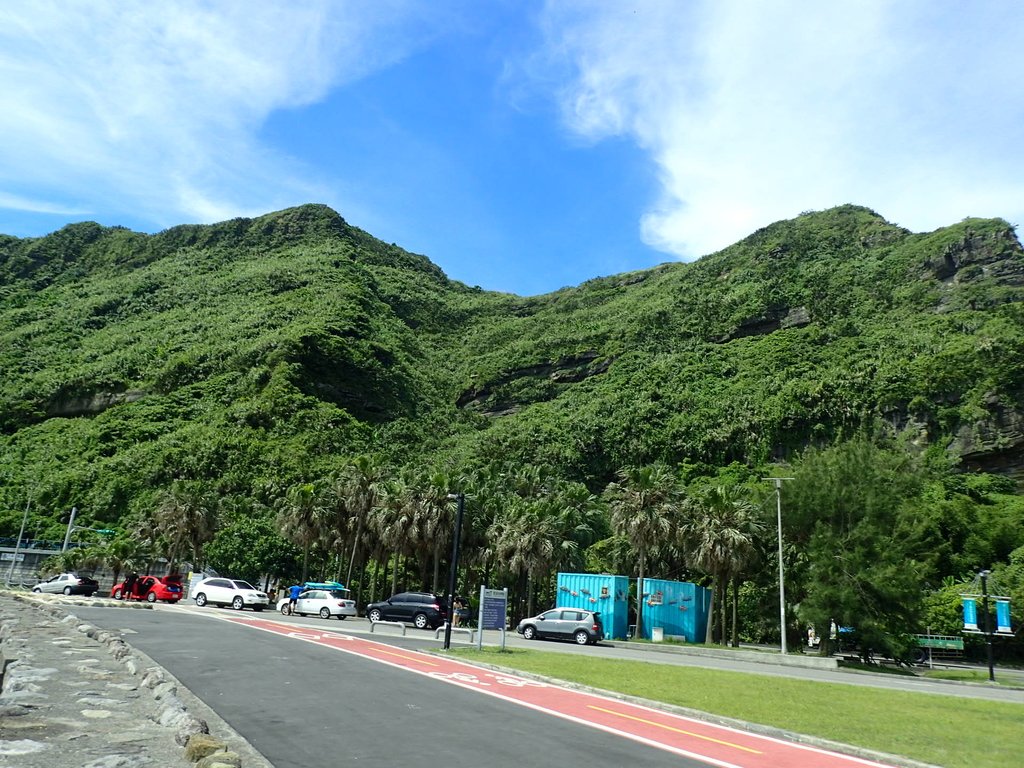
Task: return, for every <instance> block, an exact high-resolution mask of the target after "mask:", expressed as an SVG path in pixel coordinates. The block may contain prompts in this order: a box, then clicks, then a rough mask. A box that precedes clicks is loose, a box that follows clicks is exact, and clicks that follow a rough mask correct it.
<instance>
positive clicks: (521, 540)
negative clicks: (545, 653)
mask: <svg viewBox="0 0 1024 768" xmlns="http://www.w3.org/2000/svg"><path fill="white" fill-rule="evenodd" d="M488 534H489V536H490V538H491V539H492V541H493V547H494V555H495V557H496V558H497V559H498V560H499V561H500V562H503V563H504V564H505V567H506V568H508V570H509V571H511V572H512V573H514V574H517V575H518V576H519V578H520V579H522V578H525V580H526V587H525V590H526V615H527V616H530V615H532V614H533V597H534V584H535V583H536V581H537V576H538V575H543V574H547V573H550V571H551V565H552V563H553V561H554V559H555V556H556V547H555V542H556V540H557V539H558V536H557V531H556V530H555V524H554V521H553V519H552V518H551V517H550V516H548V515H546V514H543V513H542V512H541V510H540V509H539V508H538V507H537V506H536V505H535V504H532V503H530V502H528V501H526V500H524V499H519V498H516V497H513V501H512V503H511V504H510V505H509V507H508V508H506V510H505V511H504V513H503V514H502V515H501V516H500V517H499V518H498V519H497V520H496V521H495V522H494V524H493V525H492V526H491V529H490V530H489V531H488Z"/></svg>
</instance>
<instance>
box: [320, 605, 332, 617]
mask: <svg viewBox="0 0 1024 768" xmlns="http://www.w3.org/2000/svg"><path fill="white" fill-rule="evenodd" d="M320 618H321V619H329V618H331V609H330V608H321V609H320Z"/></svg>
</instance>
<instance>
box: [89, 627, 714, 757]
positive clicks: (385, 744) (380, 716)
mask: <svg viewBox="0 0 1024 768" xmlns="http://www.w3.org/2000/svg"><path fill="white" fill-rule="evenodd" d="M207 610H218V609H207ZM75 612H76V614H77V615H79V616H80V617H81V618H82V619H85V620H87V621H89V622H91V623H93V624H96V625H97V626H101V627H103V628H105V629H112V630H119V631H125V632H127V635H126V640H128V642H130V643H131V644H132V645H134V646H135V647H137V648H139V649H140V650H142V651H144V652H145V653H147V654H148V655H149V656H151V657H152V658H153V659H154V660H155V661H157V662H158V663H160V664H161V665H163V666H164V667H165V668H166V669H167V670H168V671H170V672H171V673H172V674H173V675H175V676H176V677H177V678H178V679H179V680H181V682H182V683H183V684H184V685H186V686H187V687H188V688H189V689H190V690H191V691H192V692H193V693H195V694H196V695H197V696H199V697H200V698H201V699H203V700H204V701H205V702H206V703H207V704H209V705H210V706H211V707H213V708H214V709H215V710H216V711H217V713H218V714H220V715H221V717H223V718H224V719H225V720H226V721H227V722H228V723H230V724H231V725H232V727H234V728H235V729H236V730H237V731H238V732H239V733H241V734H242V736H243V737H245V738H246V739H247V740H248V741H249V742H250V743H251V744H252V745H253V746H254V747H255V748H256V749H258V750H259V751H260V752H262V753H263V754H264V755H265V756H266V757H267V759H268V760H270V761H271V762H272V763H273V764H274V765H275V766H276V767H277V768H313V767H314V766H320V767H324V766H333V765H339V764H348V763H352V764H357V765H361V766H388V767H389V768H390V767H391V766H394V765H401V764H414V763H418V764H432V763H440V764H444V765H445V766H452V767H453V768H462V767H465V768H470V766H472V767H473V768H476V767H477V766H480V765H481V764H484V765H487V766H489V768H512V766H515V767H516V768H522V767H524V766H538V768H539V767H541V766H543V768H548V767H549V766H556V765H571V766H575V765H591V766H595V767H596V768H601V767H603V766H619V765H627V764H628V765H635V766H651V768H661V767H662V766H665V768H668V767H669V766H672V767H673V768H681V767H682V768H692V767H696V766H703V765H706V764H705V763H702V762H695V761H692V760H688V759H686V758H683V757H680V756H679V755H677V754H671V753H668V752H664V751H661V750H659V749H656V748H653V747H650V746H646V745H644V744H640V743H636V742H633V741H629V740H627V739H625V738H621V737H618V736H615V735H613V734H611V733H606V732H602V731H598V730H594V729H592V728H588V727H585V726H583V725H578V724H576V723H573V722H569V721H566V720H561V719H557V718H553V717H551V716H550V715H547V714H544V713H541V712H536V711H533V710H531V709H528V708H525V707H522V706H517V705H515V704H511V703H508V702H505V701H502V700H500V699H495V698H491V697H488V696H483V695H481V694H479V693H475V692H473V691H471V690H466V689H463V688H459V687H457V686H453V685H450V684H447V683H444V682H441V681H437V680H432V679H430V678H427V677H423V676H421V675H415V674H410V673H409V672H406V671H403V670H400V669H393V668H391V667H388V666H387V665H385V664H381V663H380V662H376V661H371V660H368V659H364V658H359V657H355V656H351V655H349V654H346V653H341V652H338V651H336V650H332V649H329V648H324V647H321V646H317V645H313V644H309V643H304V642H300V641H296V640H294V639H291V638H284V637H280V636H275V635H272V634H268V633H265V632H260V631H257V630H253V629H251V628H248V627H244V626H238V625H235V624H232V623H229V622H224V621H216V620H213V619H212V617H211V616H204V615H201V614H196V613H194V612H191V611H187V610H182V609H178V608H169V607H167V608H165V607H158V608H157V609H155V610H152V611H126V610H120V609H116V608H99V607H97V608H85V607H76V610H75ZM225 612H226V611H225ZM308 622H319V623H318V626H319V627H320V628H321V629H326V628H327V627H325V626H324V625H326V624H327V622H323V621H320V620H317V619H310V620H308ZM303 623H307V622H303ZM330 624H331V628H332V629H334V630H335V631H344V630H345V629H346V627H345V626H344V625H343V624H342V623H341V622H331V623H330ZM430 637H431V638H432V635H431V636H430ZM389 642H392V643H394V644H396V645H400V646H408V647H417V646H418V647H423V646H424V645H426V646H429V647H434V648H436V647H437V643H436V642H434V641H433V640H432V639H431V640H429V641H425V640H423V639H406V640H402V639H401V638H391V639H389Z"/></svg>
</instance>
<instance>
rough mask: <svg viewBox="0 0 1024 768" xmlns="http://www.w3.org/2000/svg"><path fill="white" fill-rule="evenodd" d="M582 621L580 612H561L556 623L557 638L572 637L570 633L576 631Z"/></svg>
mask: <svg viewBox="0 0 1024 768" xmlns="http://www.w3.org/2000/svg"><path fill="white" fill-rule="evenodd" d="M582 620H583V612H582V611H562V615H561V617H560V618H559V621H558V636H559V637H572V633H573V632H575V631H576V629H577V628H578V627H579V624H580V622H581V621H582Z"/></svg>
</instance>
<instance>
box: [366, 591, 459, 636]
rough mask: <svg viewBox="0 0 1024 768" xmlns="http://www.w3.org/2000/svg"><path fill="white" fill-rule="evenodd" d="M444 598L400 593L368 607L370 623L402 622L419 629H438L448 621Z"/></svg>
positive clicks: (432, 595) (425, 593) (426, 594)
mask: <svg viewBox="0 0 1024 768" xmlns="http://www.w3.org/2000/svg"><path fill="white" fill-rule="evenodd" d="M445 602H446V601H445V599H444V598H443V597H438V596H437V595H434V594H431V593H430V592H399V593H398V594H397V595H392V596H391V597H389V598H388V599H387V600H382V601H381V602H379V603H370V604H369V605H368V606H366V618H368V619H369V620H370V621H401V622H405V623H407V624H412V625H414V626H415V627H416V628H417V629H428V628H429V629H436V628H437V627H440V626H441V625H443V624H444V623H445V621H447V620H448V608H447V606H446V604H445Z"/></svg>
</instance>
